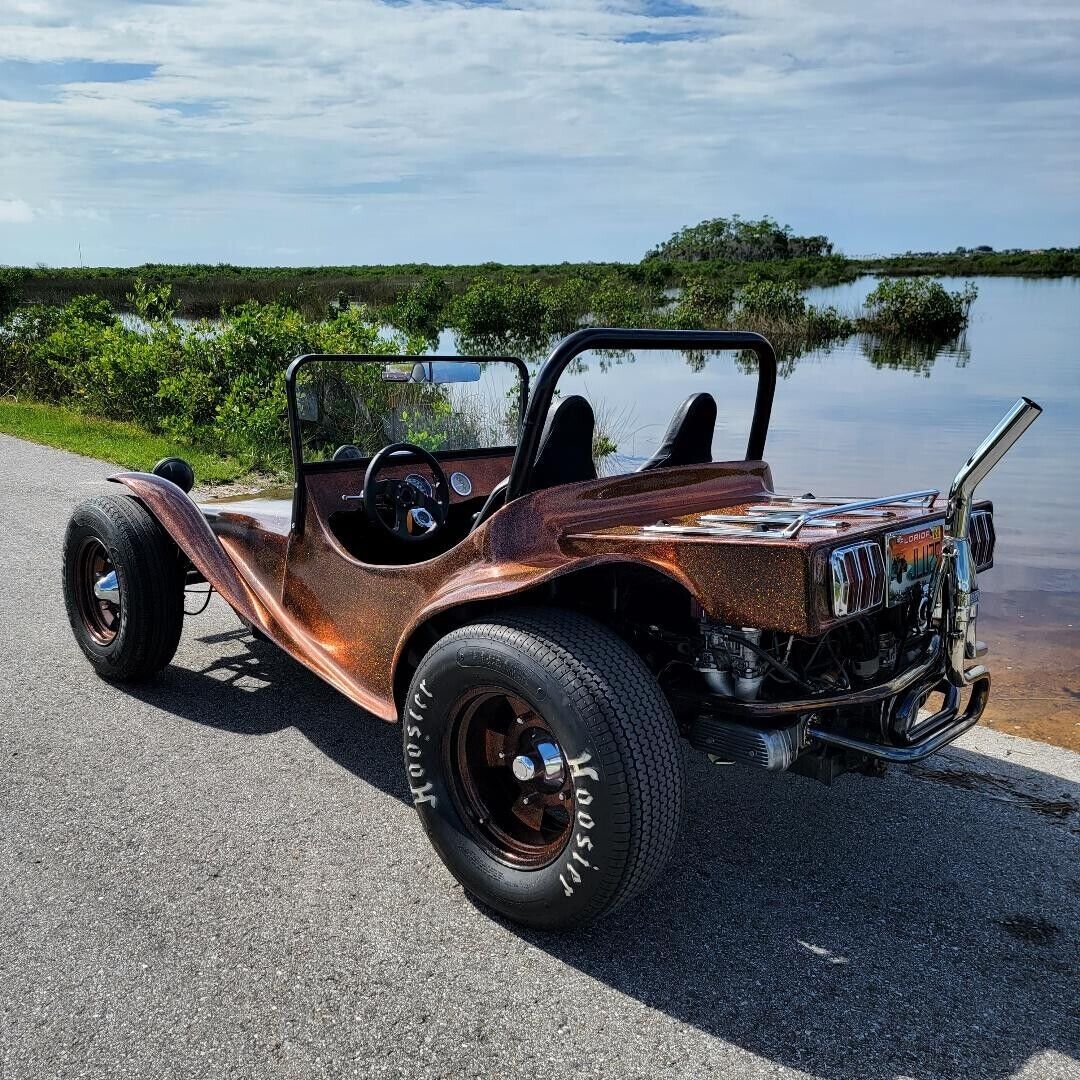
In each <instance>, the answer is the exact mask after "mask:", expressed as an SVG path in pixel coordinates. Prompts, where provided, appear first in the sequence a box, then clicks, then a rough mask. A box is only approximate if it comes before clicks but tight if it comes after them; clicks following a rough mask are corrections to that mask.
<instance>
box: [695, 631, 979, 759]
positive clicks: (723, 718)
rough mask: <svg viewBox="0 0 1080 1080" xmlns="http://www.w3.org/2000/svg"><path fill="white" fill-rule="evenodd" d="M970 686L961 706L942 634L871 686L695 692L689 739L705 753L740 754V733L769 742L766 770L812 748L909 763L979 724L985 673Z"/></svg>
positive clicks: (811, 751)
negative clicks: (763, 697)
mask: <svg viewBox="0 0 1080 1080" xmlns="http://www.w3.org/2000/svg"><path fill="white" fill-rule="evenodd" d="M969 685H970V688H971V690H970V696H969V697H968V699H967V703H966V705H965V706H964V707H963V708H961V706H960V694H961V691H960V689H959V688H958V687H957V686H956V685H954V684H953V683H952V682H951V681H950V680H949V678H948V673H947V671H946V657H945V656H944V651H943V649H942V645H941V639H940V638H939V637H934V638H933V639H931V643H930V646H929V649H928V650H927V654H926V656H925V658H924V659H923V660H922V662H921V663H919V664H916V665H915V666H914V667H910V668H908V669H907V670H905V671H903V672H900V673H899V674H898V675H895V676H893V677H892V678H891V679H888V680H886V681H884V682H880V683H877V684H875V685H873V686H866V687H861V688H859V689H856V690H846V691H844V692H843V693H839V694H822V695H815V696H813V697H805V698H797V699H793V700H790V701H782V702H778V701H738V700H735V699H732V698H723V699H718V698H716V697H713V696H708V697H706V696H700V697H697V698H696V699H695V700H694V701H693V703H692V704H691V705H690V709H689V710H688V711H689V712H690V714H691V715H693V716H695V717H696V718H697V719H696V720H695V721H694V722H693V723H692V724H691V725H690V732H689V737H690V742H691V744H692V745H694V746H696V747H697V748H698V749H699V750H702V751H704V752H705V753H710V754H717V755H719V756H721V757H722V756H724V754H725V752H727V753H728V754H729V755H730V756H732V757H735V758H738V757H739V749H740V746H741V742H742V741H743V740H744V739H745V738H746V733H752V734H754V735H756V743H755V745H757V743H761V744H762V745H763V746H766V747H767V746H771V745H773V744H774V743H775V744H776V746H777V747H779V748H780V751H782V752H777V753H771V752H770V753H769V754H767V755H765V757H767V758H768V760H769V761H770V762H771V763H770V764H768V765H766V766H765V767H767V768H771V769H785V768H787V767H789V766H790V765H791V764H793V763H794V761H795V760H796V759H797V758H799V757H801V756H802V755H804V754H811V755H812V756H813V751H815V750H817V751H818V752H819V754H818V755H817V756H820V754H821V753H824V754H830V753H831V754H833V755H843V754H845V753H846V754H847V755H849V757H850V756H853V755H862V756H863V757H865V758H871V759H874V760H877V761H884V762H892V763H895V764H910V763H911V762H915V761H921V760H922V759H923V758H926V757H929V756H930V755H931V754H933V753H935V752H936V751H938V750H940V749H941V748H942V747H943V746H947V745H948V744H949V743H951V742H952V741H953V740H954V739H957V738H959V737H960V736H961V735H962V734H963V733H964V732H965V731H967V730H968V729H969V728H971V727H972V726H974V725H975V724H976V723H978V721H979V718H980V717H981V716H982V714H983V710H984V709H985V708H986V703H987V700H988V698H989V696H990V675H989V673H988V672H987V671H986V670H985V669H981V670H980V671H979V673H977V674H976V675H975V677H974V678H973V679H972V680H971V681H970V683H969ZM934 694H940V695H941V706H940V708H938V710H937V711H936V712H935V713H933V714H932V715H930V716H927V717H924V718H923V719H919V712H920V710H921V709H922V708H923V706H924V705H925V703H926V701H927V699H928V698H929V697H930V695H934ZM739 735H741V736H742V737H743V739H739V738H736V736H739ZM777 740H779V741H777ZM751 741H753V740H751ZM774 749H775V747H774ZM761 756H762V755H761V754H758V755H757V756H756V757H755V756H754V755H751V757H753V760H751V761H750V762H749V763H751V764H760V761H758V760H757V758H758V757H761ZM763 760H764V758H763Z"/></svg>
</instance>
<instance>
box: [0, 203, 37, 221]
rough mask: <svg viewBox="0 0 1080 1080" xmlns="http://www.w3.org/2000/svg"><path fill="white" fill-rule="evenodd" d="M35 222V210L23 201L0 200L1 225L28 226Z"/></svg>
mask: <svg viewBox="0 0 1080 1080" xmlns="http://www.w3.org/2000/svg"><path fill="white" fill-rule="evenodd" d="M33 220H34V209H33V207H32V206H30V204H29V203H27V202H24V201H23V200H22V199H0V225H26V224H28V223H29V222H31V221H33Z"/></svg>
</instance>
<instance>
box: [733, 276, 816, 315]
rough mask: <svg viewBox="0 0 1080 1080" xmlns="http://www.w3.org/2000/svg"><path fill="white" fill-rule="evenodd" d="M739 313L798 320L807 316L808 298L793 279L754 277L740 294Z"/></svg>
mask: <svg viewBox="0 0 1080 1080" xmlns="http://www.w3.org/2000/svg"><path fill="white" fill-rule="evenodd" d="M739 315H740V316H742V317H744V318H750V319H755V320H757V319H764V320H769V321H777V322H791V323H793V322H798V321H801V320H802V319H804V318H805V316H806V299H805V298H804V297H803V294H802V291H801V290H800V289H799V286H798V285H796V284H795V282H793V281H766V280H763V279H761V278H753V279H751V280H750V281H748V282H747V283H746V284H745V285H744V286H743V289H742V292H741V293H740V295H739Z"/></svg>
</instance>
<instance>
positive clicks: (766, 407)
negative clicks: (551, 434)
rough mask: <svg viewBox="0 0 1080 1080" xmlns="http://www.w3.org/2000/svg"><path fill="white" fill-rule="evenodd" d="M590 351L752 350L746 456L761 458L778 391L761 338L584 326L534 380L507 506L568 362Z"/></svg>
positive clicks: (525, 478) (526, 472)
mask: <svg viewBox="0 0 1080 1080" xmlns="http://www.w3.org/2000/svg"><path fill="white" fill-rule="evenodd" d="M590 349H653V350H655V349H679V350H688V349H702V350H710V351H718V350H723V351H731V350H736V349H738V350H742V349H749V350H751V351H752V352H753V353H755V354H756V356H757V360H758V387H757V398H756V400H755V402H754V418H753V420H752V421H751V424H750V438H749V439H748V440H747V444H746V458H747V460H748V461H757V460H759V459H760V458H761V457H762V456H763V455H764V453H765V436H766V435H767V434H768V431H769V416H770V414H771V412H772V402H773V394H774V392H775V390H776V353H775V352H774V351H773V347H772V345H770V344H769V342H768V341H767V340H766V339H765V338H764V337H762V336H761V335H760V334H752V333H749V332H746V331H741V330H619V329H613V328H604V327H587V328H586V329H584V330H577V331H575V332H574V333H572V334H571V335H570V336H569V337H567V338H564V339H563V340H562V341H561V342H559V344H558V345H556V346H555V348H554V350H553V351H552V353H551V355H550V356H549V357H548V358H547V360H546V361H544V366H543V367H542V368H541V369H540V372H539V374H538V375H537V376H536V382H535V384H534V386H533V390H532V393H531V395H530V400H529V404H528V409H527V410H526V412H525V421H524V423H523V424H522V428H521V437H520V438H519V440H518V447H517V452H516V453H515V454H514V463H513V465H512V466H511V467H510V479H509V482H508V484H507V490H506V501H507V502H509V501H510V500H511V499H516V498H517V497H518V496H520V495H524V494H525V493H526V492H527V491H528V490H529V477H530V475H531V473H532V467H533V464H534V462H535V460H536V452H537V449H538V447H539V444H540V435H541V433H542V431H543V428H544V421H545V420H546V418H547V414H548V410H549V409H550V408H551V399H552V396H553V395H554V393H555V384H556V383H557V382H558V381H559V376H560V375H562V373H563V372H564V371H565V370H566V368H567V367H568V366H569V365H570V363H571V362H573V361H574V360H575V359H576V358H577V357H578V356H580V355H581V354H582V353H583V352H588V351H589V350H590Z"/></svg>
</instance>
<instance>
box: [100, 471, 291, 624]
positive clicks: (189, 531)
mask: <svg viewBox="0 0 1080 1080" xmlns="http://www.w3.org/2000/svg"><path fill="white" fill-rule="evenodd" d="M109 480H110V482H111V483H114V484H122V485H123V486H124V487H126V488H127V489H128V490H129V491H131V493H132V494H133V495H134V496H135V497H136V498H137V499H138V500H139V502H141V503H142V504H143V505H144V506H145V507H146V509H147V510H149V511H150V513H151V514H153V515H154V517H155V518H157V520H158V523H159V524H160V525H161V527H162V528H163V529H164V530H165V531H166V532H167V533H168V534H169V536H170V537H171V538H172V541H173V543H175V544H176V546H177V547H178V548H179V549H180V550H181V551H182V552H183V553H184V554H185V555H186V556H187V557H188V558H189V559H190V560H191V562H192V565H193V566H195V568H196V569H197V570H198V571H199V573H200V574H202V576H203V577H204V578H206V580H207V581H208V582H210V584H211V585H212V586H213V587H214V590H215V591H216V592H218V593H220V594H221V596H222V597H223V598H224V599H225V601H226V602H227V603H228V604H229V606H230V607H231V608H232V609H233V610H234V611H235V612H236V613H237V614H238V615H239V616H240V617H241V618H244V619H247V620H248V622H250V623H252V624H254V625H255V626H258V627H259V628H260V629H267V627H268V625H269V623H270V622H271V621H272V616H271V613H270V611H268V610H267V608H266V606H265V605H264V604H262V603H260V601H259V598H258V596H257V594H256V593H255V591H254V590H253V589H252V588H251V586H250V585H249V584H248V582H247V581H246V580H245V579H244V578H243V577H242V576H241V574H240V571H239V570H238V569H237V567H236V564H235V563H234V562H233V561H232V559H230V558H229V556H228V555H227V554H226V553H225V549H224V548H223V547H222V546H221V542H220V541H219V540H218V538H217V537H216V536H215V535H214V533H213V531H212V530H211V528H210V526H209V524H208V523H207V521H206V518H205V517H204V516H203V513H202V511H201V510H200V509H199V508H198V507H197V506H196V505H195V503H194V502H192V500H191V498H190V497H189V496H188V494H187V492H185V491H182V490H181V489H180V488H178V487H177V486H176V485H175V484H174V483H172V482H171V481H169V480H165V479H163V478H162V477H160V476H154V475H153V474H151V473H138V472H124V473H117V474H116V475H115V476H110V477H109Z"/></svg>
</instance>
